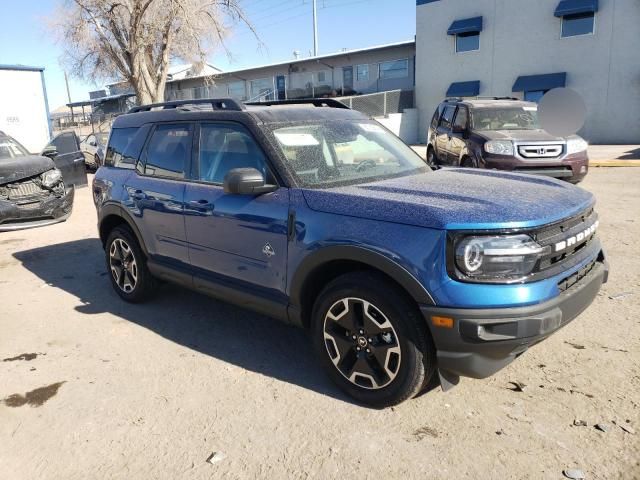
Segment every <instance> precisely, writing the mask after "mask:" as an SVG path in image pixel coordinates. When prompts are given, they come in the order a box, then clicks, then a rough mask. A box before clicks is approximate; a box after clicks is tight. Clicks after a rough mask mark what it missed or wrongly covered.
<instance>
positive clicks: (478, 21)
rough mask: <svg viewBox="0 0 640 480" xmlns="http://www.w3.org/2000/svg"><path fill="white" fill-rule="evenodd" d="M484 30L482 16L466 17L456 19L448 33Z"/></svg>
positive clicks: (455, 33) (456, 33)
mask: <svg viewBox="0 0 640 480" xmlns="http://www.w3.org/2000/svg"><path fill="white" fill-rule="evenodd" d="M481 31H482V17H474V18H465V19H464V20H456V21H455V22H453V23H452V24H451V26H450V27H449V30H447V35H458V34H460V33H471V32H481Z"/></svg>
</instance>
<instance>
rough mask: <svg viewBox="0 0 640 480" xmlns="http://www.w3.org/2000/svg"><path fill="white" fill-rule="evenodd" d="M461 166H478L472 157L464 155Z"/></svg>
mask: <svg viewBox="0 0 640 480" xmlns="http://www.w3.org/2000/svg"><path fill="white" fill-rule="evenodd" d="M460 166H461V167H463V168H476V165H475V162H474V161H473V159H472V158H471V157H464V158H463V159H462V162H460Z"/></svg>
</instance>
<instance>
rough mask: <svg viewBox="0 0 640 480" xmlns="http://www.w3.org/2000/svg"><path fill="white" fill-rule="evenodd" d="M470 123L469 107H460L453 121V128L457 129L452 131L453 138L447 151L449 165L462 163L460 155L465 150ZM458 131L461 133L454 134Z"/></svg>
mask: <svg viewBox="0 0 640 480" xmlns="http://www.w3.org/2000/svg"><path fill="white" fill-rule="evenodd" d="M468 122H469V111H468V110H467V107H465V106H462V105H460V106H459V107H458V111H457V112H456V116H455V118H454V120H453V127H455V128H452V129H451V137H450V139H449V145H448V146H447V150H448V151H449V152H448V156H449V157H448V160H447V163H448V164H450V165H458V164H459V163H460V155H462V151H463V150H464V148H465V141H466V140H465V137H466V132H467V128H468V125H467V123H468ZM457 129H459V130H460V131H458V132H454V130H457Z"/></svg>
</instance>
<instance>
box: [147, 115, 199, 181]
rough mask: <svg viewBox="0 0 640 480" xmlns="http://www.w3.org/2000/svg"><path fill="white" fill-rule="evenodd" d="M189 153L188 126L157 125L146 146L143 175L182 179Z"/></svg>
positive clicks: (189, 138) (189, 136) (189, 134)
mask: <svg viewBox="0 0 640 480" xmlns="http://www.w3.org/2000/svg"><path fill="white" fill-rule="evenodd" d="M190 151H191V133H190V127H189V126H188V125H183V124H180V125H158V127H157V128H156V130H155V131H154V132H153V135H152V137H151V140H150V141H149V145H148V146H147V155H146V162H145V167H144V173H145V174H146V175H154V176H157V177H169V178H184V172H185V166H186V164H187V159H188V158H189V152H190Z"/></svg>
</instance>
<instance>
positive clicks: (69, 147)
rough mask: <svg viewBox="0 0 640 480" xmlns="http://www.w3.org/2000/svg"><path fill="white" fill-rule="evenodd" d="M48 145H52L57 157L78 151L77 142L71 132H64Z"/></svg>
mask: <svg viewBox="0 0 640 480" xmlns="http://www.w3.org/2000/svg"><path fill="white" fill-rule="evenodd" d="M49 145H53V146H54V147H56V149H57V150H58V155H65V154H67V153H73V152H77V151H78V140H77V138H76V134H75V133H73V132H64V133H61V134H60V135H58V136H57V137H56V138H54V139H53V140H51V143H50V144H49Z"/></svg>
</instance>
